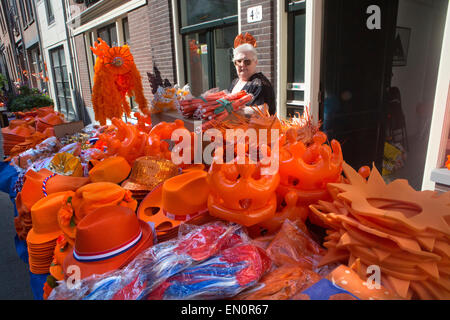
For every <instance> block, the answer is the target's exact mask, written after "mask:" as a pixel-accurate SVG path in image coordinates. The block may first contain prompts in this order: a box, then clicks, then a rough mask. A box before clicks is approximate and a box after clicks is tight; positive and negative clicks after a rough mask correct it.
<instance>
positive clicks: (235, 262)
mask: <svg viewBox="0 0 450 320" xmlns="http://www.w3.org/2000/svg"><path fill="white" fill-rule="evenodd" d="M271 263H272V262H271V260H270V258H269V257H268V256H267V255H266V253H265V252H264V250H262V249H261V248H259V247H257V246H254V245H251V244H241V245H237V246H235V247H231V248H228V249H226V250H223V251H222V252H220V253H219V254H218V255H216V256H214V257H212V258H211V259H208V260H206V261H204V262H202V263H201V264H199V265H194V266H191V267H189V268H187V269H185V270H184V271H182V272H180V273H178V274H176V275H175V276H172V277H170V278H169V279H167V280H166V281H165V282H164V283H162V284H161V285H159V286H158V287H157V288H156V289H155V290H154V291H153V292H152V293H151V294H150V295H149V297H148V299H149V300H162V299H164V300H173V299H176V300H184V299H227V298H232V297H234V296H235V295H237V294H238V293H240V292H241V291H243V290H245V289H247V288H249V287H251V286H253V285H255V284H256V283H257V282H258V281H259V279H261V277H262V276H263V275H264V274H265V272H266V271H267V270H268V269H269V268H270V266H271Z"/></svg>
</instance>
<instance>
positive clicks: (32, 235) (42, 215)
mask: <svg viewBox="0 0 450 320" xmlns="http://www.w3.org/2000/svg"><path fill="white" fill-rule="evenodd" d="M65 196H66V193H65V192H58V193H54V194H51V195H49V196H48V197H45V198H43V199H41V200H39V201H38V202H36V203H35V204H34V205H33V207H32V208H31V219H32V222H33V227H32V228H31V230H30V232H28V235H27V246H28V256H29V264H30V271H31V272H32V273H35V274H46V273H48V272H49V268H50V265H51V263H52V260H53V252H54V250H55V246H56V239H57V238H58V237H59V236H61V235H62V231H61V229H60V228H59V225H58V220H57V217H56V215H57V212H58V211H59V209H60V208H61V206H62V201H63V199H64V197H65Z"/></svg>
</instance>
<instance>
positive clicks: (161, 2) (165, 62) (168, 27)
mask: <svg viewBox="0 0 450 320" xmlns="http://www.w3.org/2000/svg"><path fill="white" fill-rule="evenodd" d="M170 3H171V1H169V0H149V4H148V10H149V16H150V21H151V24H150V41H151V56H152V60H153V62H154V64H155V66H156V67H157V68H158V69H159V71H160V72H161V77H162V78H163V79H165V78H167V79H168V80H169V81H170V82H171V83H172V84H175V82H176V69H175V68H176V67H175V48H174V39H173V17H172V6H171V4H170ZM151 72H152V73H153V69H152V71H151Z"/></svg>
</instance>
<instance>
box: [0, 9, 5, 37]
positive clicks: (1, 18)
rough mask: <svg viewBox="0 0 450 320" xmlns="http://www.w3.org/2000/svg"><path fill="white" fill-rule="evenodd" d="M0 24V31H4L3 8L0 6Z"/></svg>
mask: <svg viewBox="0 0 450 320" xmlns="http://www.w3.org/2000/svg"><path fill="white" fill-rule="evenodd" d="M0 25H1V27H2V32H3V33H5V32H6V24H5V17H4V16H3V10H1V8H0Z"/></svg>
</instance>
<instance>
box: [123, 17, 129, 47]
mask: <svg viewBox="0 0 450 320" xmlns="http://www.w3.org/2000/svg"><path fill="white" fill-rule="evenodd" d="M122 28H123V42H124V44H127V45H130V26H129V25H128V18H124V19H123V20H122Z"/></svg>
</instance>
